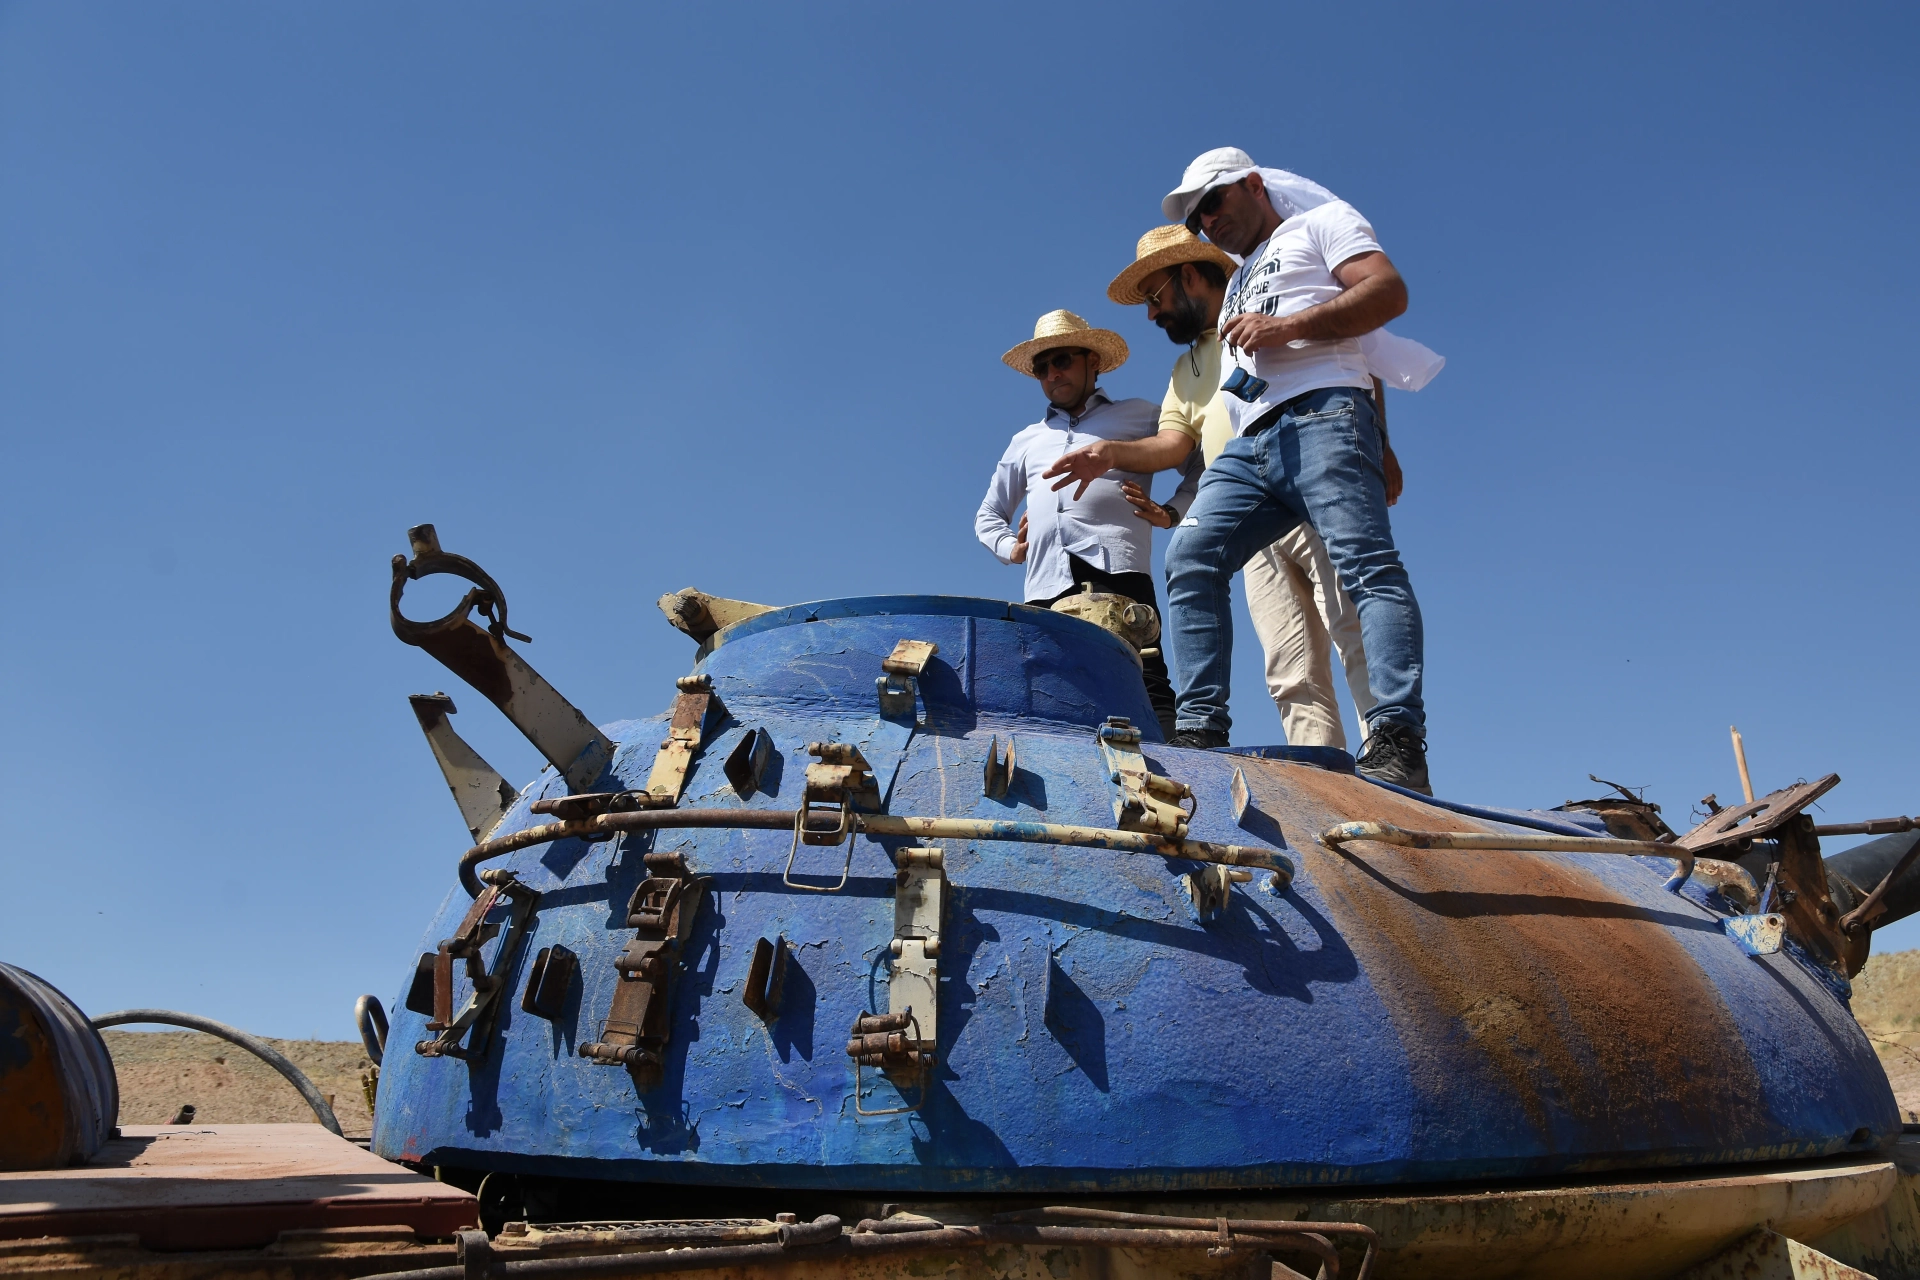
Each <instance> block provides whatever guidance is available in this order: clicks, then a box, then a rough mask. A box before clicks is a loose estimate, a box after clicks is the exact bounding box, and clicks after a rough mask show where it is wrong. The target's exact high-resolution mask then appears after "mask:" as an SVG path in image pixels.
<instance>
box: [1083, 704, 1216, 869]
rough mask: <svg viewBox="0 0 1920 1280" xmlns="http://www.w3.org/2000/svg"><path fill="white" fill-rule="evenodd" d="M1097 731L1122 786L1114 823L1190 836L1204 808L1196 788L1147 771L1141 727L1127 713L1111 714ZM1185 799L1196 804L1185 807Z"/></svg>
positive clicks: (1105, 757) (1176, 838)
mask: <svg viewBox="0 0 1920 1280" xmlns="http://www.w3.org/2000/svg"><path fill="white" fill-rule="evenodd" d="M1096 734H1097V738H1098V741H1099V744H1100V756H1101V758H1102V759H1103V760H1104V761H1105V762H1106V765H1107V772H1108V774H1109V775H1110V776H1111V777H1112V779H1113V782H1114V785H1115V786H1116V787H1118V788H1119V791H1118V793H1117V794H1116V795H1115V796H1114V799H1113V819H1114V825H1115V826H1117V827H1119V828H1120V829H1121V830H1122V831H1146V832H1151V833H1152V834H1154V835H1159V836H1165V837H1166V838H1167V839H1169V840H1174V841H1179V840H1184V839H1186V838H1187V825H1188V823H1190V822H1191V821H1192V820H1193V815H1194V814H1195V813H1197V812H1199V809H1200V798H1199V797H1198V796H1196V795H1194V794H1193V789H1192V788H1191V787H1189V786H1187V784H1186V783H1184V782H1175V781H1174V780H1173V779H1172V778H1163V777H1161V776H1160V775H1159V774H1157V773H1149V772H1148V771H1147V762H1146V759H1145V758H1144V757H1143V756H1142V755H1141V754H1140V731H1139V730H1138V729H1136V728H1134V727H1133V722H1132V721H1130V720H1128V719H1127V718H1126V717H1125V716H1108V717H1107V722H1106V723H1105V724H1103V725H1101V726H1100V728H1099V729H1098V730H1097V731H1096ZM1182 800H1190V801H1192V808H1188V809H1182V808H1181V807H1180V803H1179V802H1180V801H1182Z"/></svg>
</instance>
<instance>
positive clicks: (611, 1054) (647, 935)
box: [579, 853, 709, 1093]
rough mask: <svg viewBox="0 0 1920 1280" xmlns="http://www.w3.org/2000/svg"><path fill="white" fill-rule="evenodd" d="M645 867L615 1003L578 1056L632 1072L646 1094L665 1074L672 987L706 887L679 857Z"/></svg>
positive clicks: (664, 856)
mask: <svg viewBox="0 0 1920 1280" xmlns="http://www.w3.org/2000/svg"><path fill="white" fill-rule="evenodd" d="M644 861H645V863H646V867H647V878H646V879H645V880H642V881H641V882H640V887H639V888H637V889H635V890H634V891H633V897H632V899H631V900H629V901H628V903H627V923H628V924H629V925H630V926H632V927H633V938H632V940H631V941H629V942H628V943H627V945H626V948H625V949H624V950H623V951H621V953H620V954H619V955H618V956H617V957H615V958H614V962H613V967H614V969H615V970H617V971H618V973H619V975H620V976H619V978H618V980H617V981H616V982H615V983H614V988H613V1003H612V1005H611V1006H610V1007H609V1008H608V1010H607V1018H606V1021H605V1022H604V1023H602V1024H601V1031H600V1038H599V1039H598V1040H596V1041H593V1042H592V1043H589V1044H583V1045H581V1046H580V1049H579V1053H580V1056H581V1057H583V1058H590V1059H592V1060H593V1061H594V1062H597V1063H599V1064H601V1065H602V1066H610V1067H625V1068H627V1070H628V1071H629V1072H631V1073H632V1075H633V1079H634V1083H635V1085H636V1086H637V1087H638V1088H639V1090H640V1092H642V1093H645V1092H647V1091H648V1090H650V1089H653V1088H655V1087H657V1086H658V1085H659V1083H660V1080H661V1077H662V1075H663V1074H664V1072H665V1069H666V1057H665V1054H666V1048H667V1041H668V1039H669V1037H670V1036H671V1035H672V1033H673V980H674V977H675V974H676V971H677V970H678V968H679V965H680V953H681V949H682V948H683V947H685V945H686V942H687V939H688V938H689V937H691V936H692V934H693V926H694V924H695V922H696V921H697V919H698V918H699V915H700V907H701V905H702V904H703V903H704V902H705V901H706V895H707V885H708V883H709V881H708V879H707V878H706V877H705V876H696V875H694V874H692V873H691V872H690V871H689V870H688V869H687V861H686V859H685V858H684V857H683V856H682V855H680V854H678V853H649V854H647V855H645V858H644Z"/></svg>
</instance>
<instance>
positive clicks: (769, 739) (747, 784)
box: [725, 729, 773, 800]
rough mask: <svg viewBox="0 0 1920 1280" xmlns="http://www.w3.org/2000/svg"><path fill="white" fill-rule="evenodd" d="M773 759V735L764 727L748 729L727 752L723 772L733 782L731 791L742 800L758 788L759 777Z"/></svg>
mask: <svg viewBox="0 0 1920 1280" xmlns="http://www.w3.org/2000/svg"><path fill="white" fill-rule="evenodd" d="M772 759H773V735H772V734H770V733H768V732H767V731H766V730H765V729H749V730H747V733H746V736H745V737H743V738H741V739H740V742H739V744H738V745H736V746H735V747H734V749H733V750H732V751H730V752H729V753H728V754H727V763H726V765H725V772H726V775H727V781H728V782H730V783H732V784H733V793H734V794H735V795H737V796H739V797H740V798H741V799H742V800H745V799H747V798H748V797H749V796H751V795H752V794H753V793H754V792H755V791H758V790H759V789H760V779H761V777H762V776H763V775H764V774H765V773H766V771H767V764H768V762H769V761H771V760H772Z"/></svg>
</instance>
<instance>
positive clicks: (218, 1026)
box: [93, 1009, 346, 1137]
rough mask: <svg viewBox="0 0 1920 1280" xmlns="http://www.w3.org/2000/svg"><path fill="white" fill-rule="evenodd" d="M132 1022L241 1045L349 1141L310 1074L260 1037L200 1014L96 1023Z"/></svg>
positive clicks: (151, 1013) (127, 1013)
mask: <svg viewBox="0 0 1920 1280" xmlns="http://www.w3.org/2000/svg"><path fill="white" fill-rule="evenodd" d="M132 1022H152V1023H157V1024H158V1025H160V1026H163V1027H185V1028H186V1029H187V1030H189V1031H201V1032H205V1033H206V1034H207V1035H210V1036H218V1037H220V1039H222V1040H225V1041H226V1042H227V1043H228V1044H234V1045H238V1046H239V1047H240V1048H242V1049H245V1050H246V1051H247V1052H248V1053H250V1054H252V1055H253V1056H254V1057H256V1058H258V1059H260V1061H262V1062H264V1063H266V1064H267V1065H268V1066H270V1067H272V1068H273V1069H274V1070H275V1071H278V1072H279V1073H280V1074H281V1075H283V1076H285V1077H286V1078H287V1082H288V1083H289V1084H291V1085H292V1086H293V1087H294V1088H296V1089H298V1090H299V1091H300V1096H301V1097H303V1098H305V1099H306V1100H307V1105H308V1106H310V1107H312V1108H313V1114H314V1115H315V1116H316V1117H317V1118H318V1119H319V1121H320V1123H321V1124H323V1125H325V1126H326V1127H327V1129H328V1131H329V1132H331V1133H333V1134H334V1135H336V1136H338V1137H345V1136H346V1135H345V1134H342V1133H341V1132H340V1121H339V1120H337V1119H336V1118H335V1117H334V1114H333V1108H332V1107H330V1106H328V1105H327V1099H326V1097H325V1096H324V1095H323V1094H322V1093H321V1092H320V1091H319V1090H318V1089H316V1088H314V1087H313V1081H311V1080H309V1079H307V1074H306V1072H304V1071H302V1070H300V1068H298V1067H296V1066H294V1065H293V1063H292V1062H290V1061H289V1060H288V1059H287V1056H286V1055H285V1054H283V1053H281V1052H280V1051H279V1050H278V1049H275V1048H274V1047H273V1046H272V1045H270V1044H268V1043H267V1042H266V1041H264V1040H262V1039H260V1038H259V1037H257V1036H250V1035H248V1034H247V1033H246V1032H244V1031H242V1030H240V1029H239V1028H238V1027H230V1026H228V1025H227V1024H226V1023H224V1022H215V1021H214V1020H213V1019H212V1018H203V1017H201V1016H200V1015H199V1014H197V1013H180V1012H179V1011H177V1010H174V1009H118V1010H115V1011H114V1012H113V1013H103V1014H101V1015H100V1016H99V1017H97V1018H95V1019H94V1020H93V1025H94V1028H95V1029H96V1030H102V1031H104V1030H105V1029H106V1028H108V1027H119V1026H125V1025H126V1024H128V1023H132Z"/></svg>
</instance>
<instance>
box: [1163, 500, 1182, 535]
mask: <svg viewBox="0 0 1920 1280" xmlns="http://www.w3.org/2000/svg"><path fill="white" fill-rule="evenodd" d="M1158 505H1159V507H1160V509H1161V510H1162V511H1164V512H1166V513H1167V528H1169V529H1171V528H1174V527H1175V526H1176V525H1178V524H1179V523H1180V508H1178V507H1175V506H1169V505H1168V504H1167V503H1164V502H1162V503H1160V504H1158Z"/></svg>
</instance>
